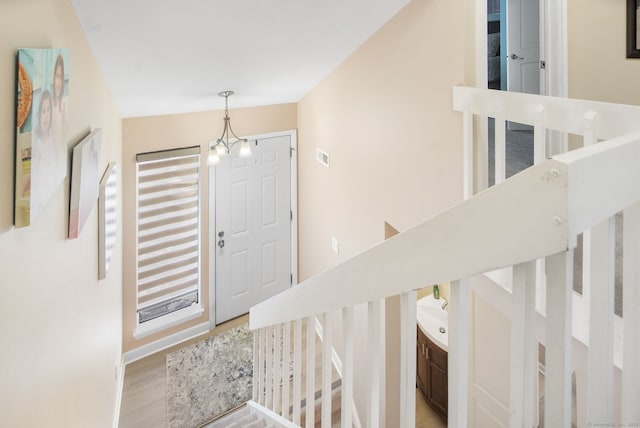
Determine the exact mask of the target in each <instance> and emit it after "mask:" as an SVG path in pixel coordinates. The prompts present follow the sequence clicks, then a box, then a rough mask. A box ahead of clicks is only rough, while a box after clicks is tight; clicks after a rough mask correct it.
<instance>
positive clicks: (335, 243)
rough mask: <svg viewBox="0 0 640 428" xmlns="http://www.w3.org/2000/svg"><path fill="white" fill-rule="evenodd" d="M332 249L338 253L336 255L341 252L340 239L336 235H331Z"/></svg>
mask: <svg viewBox="0 0 640 428" xmlns="http://www.w3.org/2000/svg"><path fill="white" fill-rule="evenodd" d="M331 249H332V250H333V252H334V253H336V255H338V254H339V253H340V244H338V240H337V239H336V237H335V236H332V237H331Z"/></svg>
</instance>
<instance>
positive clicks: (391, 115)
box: [298, 0, 468, 424]
mask: <svg viewBox="0 0 640 428" xmlns="http://www.w3.org/2000/svg"><path fill="white" fill-rule="evenodd" d="M461 22H464V10H463V2H432V1H422V0H416V1H413V2H411V3H410V4H409V5H408V6H407V7H406V8H404V9H403V10H402V11H400V12H399V13H398V14H397V15H396V16H395V17H394V18H393V19H392V20H391V21H390V22H388V23H387V24H386V25H385V26H384V27H382V28H381V29H380V30H379V31H378V32H377V33H376V34H375V35H373V37H371V38H370V39H369V40H367V41H366V42H365V43H364V44H363V45H362V46H361V47H360V48H359V49H358V50H356V51H355V52H354V53H353V54H352V55H351V56H350V57H349V58H348V59H347V60H346V61H345V62H343V63H342V64H341V65H340V66H339V67H338V68H337V69H336V70H334V71H333V72H332V73H331V74H330V75H329V76H328V77H326V78H325V79H324V80H323V81H322V82H321V83H320V84H319V85H317V86H316V87H315V88H314V89H313V90H311V91H310V92H309V93H308V94H307V95H306V96H305V97H304V98H303V99H302V100H301V101H300V102H299V104H298V130H299V140H298V143H299V153H298V171H299V173H298V174H299V175H298V186H299V190H298V206H299V254H300V258H299V272H300V280H304V279H306V278H309V277H310V276H312V275H314V274H316V273H318V272H320V271H322V270H324V269H326V268H328V267H331V266H333V265H336V264H337V263H339V262H341V261H344V260H346V259H347V258H349V257H351V256H353V255H355V254H357V253H359V252H361V251H363V250H365V249H367V248H369V247H370V246H372V245H374V244H377V243H379V242H381V241H382V240H383V238H384V231H385V229H384V224H385V221H386V222H388V223H389V224H391V225H393V227H395V228H396V229H398V230H399V231H403V230H406V229H407V228H409V227H410V226H413V225H415V224H417V223H419V222H421V221H423V220H425V219H426V218H428V217H431V216H433V215H435V214H437V213H438V212H440V211H442V210H444V209H446V208H448V207H450V206H451V205H453V204H454V203H457V202H459V201H460V200H461V197H462V181H461V177H462V170H461V167H462V162H461V159H462V153H461V139H462V138H461V136H462V128H461V117H460V115H459V114H458V113H455V112H453V108H452V86H454V85H458V84H463V83H464V78H465V63H464V55H463V52H464V50H465V47H466V43H467V42H468V40H465V33H464V31H462V28H461ZM316 147H319V148H321V149H323V150H325V151H326V152H327V153H328V154H329V156H330V162H331V163H330V168H328V169H327V168H326V167H324V166H322V165H321V164H320V163H318V162H317V161H316V160H315V150H316ZM332 236H335V237H336V239H337V240H338V241H339V244H340V254H339V255H335V254H334V253H333V252H332V250H331V238H332ZM425 262H427V261H425ZM426 285H428V284H425V286H426ZM361 309H362V308H361V307H358V308H357V309H356V313H355V317H356V320H355V325H356V338H357V339H356V342H357V343H356V351H355V352H356V355H355V361H361V360H363V359H367V358H369V356H368V355H367V354H366V347H365V346H364V344H363V343H362V342H363V340H364V339H363V338H364V337H366V333H364V332H363V331H359V330H358V329H359V328H360V327H362V328H364V325H365V324H366V309H364V310H361ZM338 322H339V321H338ZM340 331H341V330H340V329H338V328H336V329H334V332H340ZM336 334H337V333H336ZM334 343H336V344H338V345H336V348H337V350H338V352H340V351H341V346H340V343H341V339H340V338H336V339H335V340H334ZM361 345H362V346H361ZM382 352H384V351H382ZM383 358H384V357H383ZM365 368H366V365H365V364H359V365H357V367H356V374H355V376H356V379H355V385H354V396H355V397H356V405H357V408H358V410H359V412H360V418H361V420H362V421H363V424H366V415H365V409H366V405H365V404H364V400H365V397H366V396H367V394H366V378H367V377H368V376H369V375H368V374H367V373H365V372H364V370H365ZM387 399H388V400H391V399H392V397H388V398H387ZM396 404H397V403H396ZM397 417H398V416H397V413H395V412H390V413H389V415H388V418H389V419H387V421H388V422H390V421H391V420H392V419H394V418H397ZM381 420H385V415H384V414H382V415H381Z"/></svg>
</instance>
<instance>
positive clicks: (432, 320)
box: [416, 294, 449, 351]
mask: <svg viewBox="0 0 640 428" xmlns="http://www.w3.org/2000/svg"><path fill="white" fill-rule="evenodd" d="M444 302H445V300H444V299H434V298H433V295H432V294H430V295H428V296H426V297H423V298H422V299H420V300H418V302H417V307H416V318H417V321H418V327H420V330H422V332H423V333H424V334H425V335H426V336H427V337H428V338H429V339H430V340H431V341H432V342H434V343H435V344H436V345H437V346H438V347H439V348H441V349H442V350H443V351H448V349H449V333H448V328H449V313H448V312H447V311H446V310H445V309H442V305H443V303H444Z"/></svg>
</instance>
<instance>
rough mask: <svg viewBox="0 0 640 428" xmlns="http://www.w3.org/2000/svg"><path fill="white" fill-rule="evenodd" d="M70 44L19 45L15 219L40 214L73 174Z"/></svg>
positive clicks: (20, 223)
mask: <svg viewBox="0 0 640 428" xmlns="http://www.w3.org/2000/svg"><path fill="white" fill-rule="evenodd" d="M68 64H69V50H68V49H19V50H18V56H17V76H16V77H17V79H16V86H17V88H16V90H17V91H16V92H17V99H16V142H15V144H16V150H15V153H16V159H15V172H16V177H15V204H14V205H15V210H14V224H15V226H16V227H25V226H29V225H30V224H32V223H33V222H34V221H35V219H36V218H37V217H38V216H39V215H40V213H41V212H42V210H43V208H44V206H45V205H46V203H47V202H48V201H49V199H50V198H51V196H52V195H53V193H54V192H55V191H56V190H57V189H58V187H59V186H60V183H62V182H63V181H64V179H65V177H66V176H67V155H68V151H67V119H68V118H67V111H68V105H67V99H68V95H69V67H68Z"/></svg>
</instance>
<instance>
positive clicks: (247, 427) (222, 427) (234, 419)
mask: <svg viewBox="0 0 640 428" xmlns="http://www.w3.org/2000/svg"><path fill="white" fill-rule="evenodd" d="M283 426H285V425H281V424H278V422H276V421H274V420H272V419H271V418H269V416H268V415H266V414H264V413H262V412H260V411H259V410H257V409H255V408H253V407H250V406H247V405H244V406H242V407H240V408H239V409H236V410H235V411H233V412H231V413H229V414H227V415H225V416H223V417H222V418H219V419H218V420H216V421H215V422H212V423H210V424H208V425H205V426H204V427H202V428H276V427H283Z"/></svg>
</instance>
